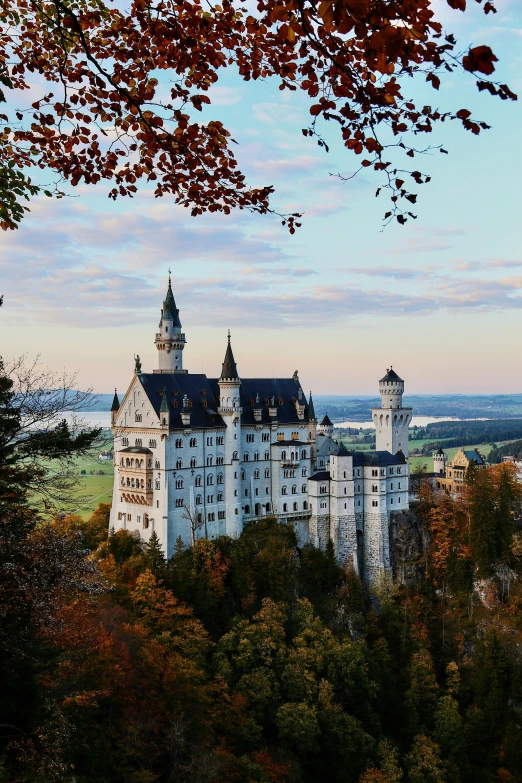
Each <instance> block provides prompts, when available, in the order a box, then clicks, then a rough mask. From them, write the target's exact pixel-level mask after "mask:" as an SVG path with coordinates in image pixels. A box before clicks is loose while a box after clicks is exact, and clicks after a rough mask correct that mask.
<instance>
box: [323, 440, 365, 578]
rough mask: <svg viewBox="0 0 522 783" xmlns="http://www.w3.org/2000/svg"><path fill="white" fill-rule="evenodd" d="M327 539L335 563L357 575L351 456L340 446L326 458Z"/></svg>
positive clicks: (351, 454)
mask: <svg viewBox="0 0 522 783" xmlns="http://www.w3.org/2000/svg"><path fill="white" fill-rule="evenodd" d="M330 477H331V483H330V488H331V494H332V497H331V501H330V520H331V521H330V536H331V539H332V541H333V542H334V546H335V552H336V555H337V559H338V561H339V562H340V563H341V564H342V565H349V566H351V567H352V568H353V569H354V571H356V572H357V573H358V572H359V563H358V562H357V532H356V525H355V508H354V481H353V452H351V451H348V449H347V448H346V446H345V445H344V443H342V442H341V445H340V446H339V449H338V451H337V454H332V456H331V457H330Z"/></svg>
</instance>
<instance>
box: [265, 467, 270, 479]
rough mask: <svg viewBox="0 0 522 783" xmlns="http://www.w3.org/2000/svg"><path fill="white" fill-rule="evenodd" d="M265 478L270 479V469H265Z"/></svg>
mask: <svg viewBox="0 0 522 783" xmlns="http://www.w3.org/2000/svg"><path fill="white" fill-rule="evenodd" d="M265 478H270V468H265Z"/></svg>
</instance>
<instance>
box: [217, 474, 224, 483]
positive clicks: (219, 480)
mask: <svg viewBox="0 0 522 783" xmlns="http://www.w3.org/2000/svg"><path fill="white" fill-rule="evenodd" d="M217 483H218V484H222V483H223V474H222V473H218V474H217Z"/></svg>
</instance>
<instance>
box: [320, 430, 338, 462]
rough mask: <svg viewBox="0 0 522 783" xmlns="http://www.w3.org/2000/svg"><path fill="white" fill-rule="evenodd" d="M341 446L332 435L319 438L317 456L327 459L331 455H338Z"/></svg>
mask: <svg viewBox="0 0 522 783" xmlns="http://www.w3.org/2000/svg"><path fill="white" fill-rule="evenodd" d="M338 451H339V444H338V443H337V441H335V440H334V439H333V438H331V437H330V435H318V436H317V456H318V457H327V456H328V455H329V454H337V452H338Z"/></svg>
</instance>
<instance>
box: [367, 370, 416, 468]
mask: <svg viewBox="0 0 522 783" xmlns="http://www.w3.org/2000/svg"><path fill="white" fill-rule="evenodd" d="M379 392H380V395H381V407H380V408H372V419H373V423H374V425H375V434H376V443H375V449H376V451H389V452H390V453H391V454H397V452H398V451H402V453H403V454H404V455H405V456H408V426H409V424H410V422H411V414H412V409H411V408H403V407H402V395H403V394H404V381H403V380H402V378H399V376H398V375H397V373H396V372H395V370H394V369H393V368H392V367H390V369H389V370H387V371H386V375H385V376H384V378H381V380H380V381H379Z"/></svg>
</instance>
